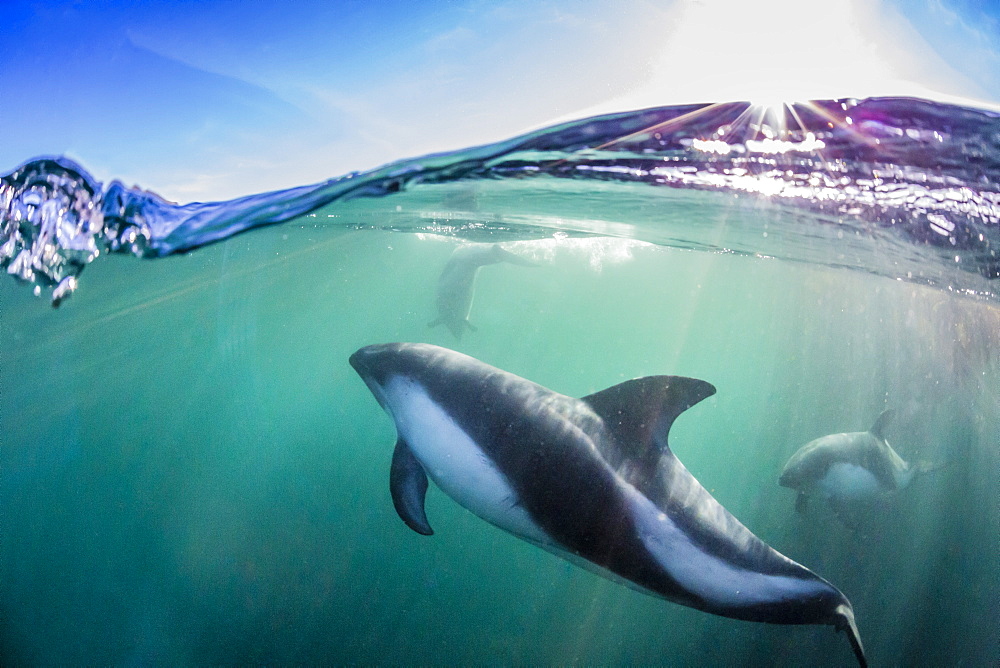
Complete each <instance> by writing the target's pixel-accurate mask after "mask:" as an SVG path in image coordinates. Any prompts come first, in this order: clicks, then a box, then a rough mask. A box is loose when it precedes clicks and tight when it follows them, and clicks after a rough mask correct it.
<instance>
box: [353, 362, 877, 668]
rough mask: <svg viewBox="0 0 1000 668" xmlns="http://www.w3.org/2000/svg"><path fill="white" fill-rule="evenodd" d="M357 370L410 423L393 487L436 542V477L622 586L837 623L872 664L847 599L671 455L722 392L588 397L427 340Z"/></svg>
mask: <svg viewBox="0 0 1000 668" xmlns="http://www.w3.org/2000/svg"><path fill="white" fill-rule="evenodd" d="M350 363H351V366H353V367H354V369H355V370H356V371H357V372H358V374H359V375H360V376H361V378H362V379H363V380H364V382H365V384H366V385H367V386H368V388H369V389H370V390H371V392H372V394H374V395H375V398H376V399H377V400H378V402H379V404H380V405H381V406H382V408H383V409H385V411H386V412H387V413H388V414H389V416H390V417H391V418H392V419H393V422H394V423H395V426H396V431H397V435H398V439H397V441H396V447H395V451H394V452H393V456H392V465H391V468H390V472H389V486H390V492H391V496H392V501H393V505H394V506H395V508H396V512H397V513H398V514H399V516H400V517H401V518H402V520H403V521H404V522H405V523H406V525H407V526H409V527H410V528H411V529H413V530H414V531H416V532H417V533H420V534H424V535H428V536H429V535H431V534H433V531H432V529H431V526H430V524H429V523H428V521H427V516H426V514H425V511H424V497H425V494H426V492H427V487H428V477H429V478H430V479H431V480H433V481H434V482H435V484H436V485H437V486H438V487H439V488H441V489H442V490H443V491H444V492H445V493H446V494H447V495H448V496H450V497H451V498H452V499H454V500H455V501H456V502H458V503H459V505H461V506H463V507H465V508H466V509H468V510H470V511H471V512H472V513H474V514H475V515H478V516H479V517H480V518H482V519H484V520H486V521H487V522H489V523H491V524H493V525H495V526H497V527H499V528H501V529H503V530H505V531H507V532H509V533H512V534H513V535H515V536H517V537H518V538H521V539H523V540H526V541H527V542H529V543H532V544H534V545H536V546H538V547H541V548H543V549H545V550H548V551H550V552H553V553H555V554H557V555H559V556H561V557H564V558H566V559H568V560H569V561H571V562H572V563H575V564H577V565H580V566H583V567H585V568H587V569H588V570H591V571H593V572H596V573H598V574H600V575H603V576H605V577H607V578H609V579H611V580H613V581H616V582H619V583H621V584H625V585H627V586H629V587H631V588H633V589H637V590H639V591H641V592H644V593H647V594H651V595H653V596H658V597H661V598H664V599H667V600H668V601H673V602H675V603H679V604H681V605H686V606H689V607H692V608H697V609H699V610H704V611H706V612H710V613H713V614H716V615H722V616H725V617H732V618H735V619H743V620H750V621H757V622H770V623H773V624H829V625H832V626H834V627H836V628H837V629H838V630H841V631H844V632H846V634H847V637H848V639H849V640H850V643H851V648H852V650H853V651H854V655H855V657H856V658H857V661H858V663H859V664H860V665H862V666H866V665H867V661H866V659H865V653H864V649H863V647H862V644H861V638H860V636H859V634H858V628H857V625H856V624H855V620H854V609H853V608H852V607H851V604H850V602H849V601H848V600H847V598H846V597H845V596H844V595H843V594H842V593H841V592H840V591H839V590H838V589H837V588H836V587H834V586H833V585H832V584H830V583H829V582H827V581H826V580H824V579H823V578H821V577H820V576H818V575H816V574H815V573H813V572H812V571H810V570H809V569H807V568H805V567H804V566H801V565H799V564H797V563H796V562H794V561H792V560H791V559H789V558H787V557H785V556H784V555H782V554H780V553H778V552H777V551H776V550H774V549H773V548H771V547H769V546H768V545H766V544H765V543H764V542H763V541H761V540H760V539H759V538H757V536H755V535H754V534H752V533H751V532H750V531H749V530H748V529H747V528H746V527H744V526H743V525H742V524H740V522H739V521H738V520H737V519H736V518H735V517H733V516H732V515H731V514H730V513H729V512H728V511H727V510H726V509H725V508H723V507H722V505H720V504H719V502H718V501H716V500H715V499H714V498H713V497H712V495H711V494H709V493H708V491H707V490H706V489H705V488H704V487H702V486H701V484H699V483H698V481H697V480H695V478H694V476H692V475H691V474H690V473H689V472H688V470H687V469H686V468H685V467H684V465H683V464H682V463H681V462H680V461H679V460H678V459H677V457H675V456H674V454H673V453H672V452H671V450H670V447H669V446H668V444H667V433H668V432H669V430H670V426H671V425H672V424H673V422H674V420H675V419H676V418H677V417H678V416H679V415H680V414H681V413H682V412H683V411H685V410H687V409H688V408H690V407H691V406H693V405H695V404H697V403H698V402H699V401H701V400H702V399H705V398H706V397H709V396H711V395H713V394H714V393H715V388H714V387H713V386H712V385H711V384H709V383H707V382H705V381H702V380H697V379H694V378H684V377H680V376H649V377H646V378H638V379H635V380H629V381H626V382H624V383H621V384H619V385H615V386H613V387H609V388H607V389H605V390H602V391H600V392H597V393H595V394H591V395H589V396H586V397H584V398H582V399H575V398H573V397H568V396H565V395H562V394H558V393H556V392H553V391H552V390H549V389H547V388H545V387H542V386H541V385H537V384H535V383H533V382H531V381H529V380H526V379H524V378H521V377H519V376H516V375H514V374H512V373H508V372H506V371H502V370H500V369H497V368H495V367H492V366H490V365H488V364H485V363H484V362H481V361H479V360H476V359H474V358H472V357H469V356H467V355H463V354H461V353H458V352H455V351H453V350H448V349H446V348H440V347H438V346H433V345H429V344H424V343H387V344H381V345H372V346H366V347H364V348H361V349H360V350H358V351H357V352H355V353H354V354H353V355H351V358H350Z"/></svg>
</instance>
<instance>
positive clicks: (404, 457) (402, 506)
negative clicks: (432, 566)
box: [389, 438, 434, 536]
mask: <svg viewBox="0 0 1000 668" xmlns="http://www.w3.org/2000/svg"><path fill="white" fill-rule="evenodd" d="M389 491H390V492H391V493H392V505H393V506H395V508H396V512H397V513H398V514H399V517H400V518H401V519H402V520H403V521H404V522H406V526H408V527H410V528H411V529H413V530H414V531H416V532H417V533H419V534H423V535H424V536H431V535H433V534H434V530H433V529H431V525H430V524H429V523H428V522H427V514H426V513H425V512H424V497H425V496H426V494H427V473H425V472H424V467H423V466H421V465H420V462H418V461H417V458H416V457H414V456H413V452H412V451H411V450H410V446H409V445H407V444H406V441H404V440H403V439H402V438H400V439H399V440H397V441H396V449H395V450H394V451H393V453H392V467H391V468H390V469H389Z"/></svg>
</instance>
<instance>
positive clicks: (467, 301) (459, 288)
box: [427, 244, 536, 341]
mask: <svg viewBox="0 0 1000 668" xmlns="http://www.w3.org/2000/svg"><path fill="white" fill-rule="evenodd" d="M500 262H510V263H511V264H520V265H524V266H529V267H534V266H536V265H535V263H534V262H532V261H530V260H526V259H525V258H523V257H521V256H519V255H515V254H514V253H511V252H510V251H506V250H504V249H503V248H501V247H500V244H464V245H462V246H459V247H457V248H456V249H455V250H454V252H452V254H451V257H450V258H449V259H448V263H447V264H446V265H445V266H444V270H443V271H442V272H441V276H439V277H438V285H437V309H438V317H437V319H436V320H434V321H433V322H430V323H428V324H427V326H428V327H437V326H438V325H446V326H447V327H448V329H449V330H451V333H452V334H454V335H455V338H456V339H458V340H460V341H461V339H462V333H463V332H464V331H465V330H466V329H471V330H472V331H475V329H476V328H475V327H473V326H472V324H471V323H470V322H469V313H470V312H471V311H472V298H473V296H474V295H475V289H476V276H477V275H478V274H479V268H480V267H483V266H486V265H488V264H497V263H500Z"/></svg>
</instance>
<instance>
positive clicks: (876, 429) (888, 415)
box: [868, 408, 896, 441]
mask: <svg viewBox="0 0 1000 668" xmlns="http://www.w3.org/2000/svg"><path fill="white" fill-rule="evenodd" d="M895 415H896V411H895V410H893V409H891V408H887V409H885V410H884V411H882V414H881V415H879V416H878V418H877V419H876V420H875V424H873V425H872V428H871V429H869V430H868V431H870V432H871V433H872V435H873V436H874V437H875V438H877V439H878V440H880V441H884V440H886V438H885V428H886V427H887V426H889V420H891V419H892V418H893V417H894V416H895Z"/></svg>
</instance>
